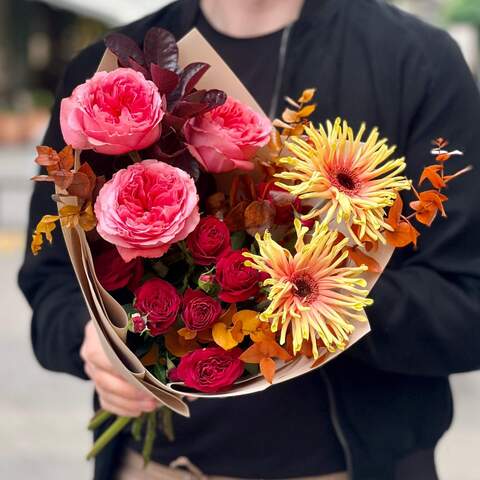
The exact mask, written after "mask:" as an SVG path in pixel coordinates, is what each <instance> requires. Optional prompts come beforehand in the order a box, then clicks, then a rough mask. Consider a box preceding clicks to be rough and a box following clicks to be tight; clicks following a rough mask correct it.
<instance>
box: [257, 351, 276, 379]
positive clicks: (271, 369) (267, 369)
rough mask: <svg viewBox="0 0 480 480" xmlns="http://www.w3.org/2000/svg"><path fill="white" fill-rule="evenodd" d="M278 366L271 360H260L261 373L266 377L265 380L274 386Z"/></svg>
mask: <svg viewBox="0 0 480 480" xmlns="http://www.w3.org/2000/svg"><path fill="white" fill-rule="evenodd" d="M275 370H276V365H275V362H274V361H273V360H272V359H271V358H268V357H266V358H262V359H261V360H260V372H261V373H262V375H263V376H264V377H265V380H266V381H267V382H268V383H270V384H272V383H273V377H274V376H275Z"/></svg>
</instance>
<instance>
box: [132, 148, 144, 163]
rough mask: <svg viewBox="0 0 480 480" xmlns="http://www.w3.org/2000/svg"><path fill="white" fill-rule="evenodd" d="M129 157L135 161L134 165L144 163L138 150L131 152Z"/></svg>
mask: <svg viewBox="0 0 480 480" xmlns="http://www.w3.org/2000/svg"><path fill="white" fill-rule="evenodd" d="M129 155H130V158H131V159H132V160H133V163H139V162H141V161H142V157H140V154H139V153H138V152H137V151H136V150H134V151H133V152H130V153H129Z"/></svg>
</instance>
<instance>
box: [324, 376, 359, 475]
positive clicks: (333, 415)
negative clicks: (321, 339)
mask: <svg viewBox="0 0 480 480" xmlns="http://www.w3.org/2000/svg"><path fill="white" fill-rule="evenodd" d="M320 373H321V375H322V378H323V381H324V382H325V386H326V388H327V395H328V403H329V406H330V409H329V411H330V419H331V421H332V425H333V429H334V430H335V434H336V435H337V438H338V441H339V442H340V445H341V447H342V449H343V453H344V455H345V462H346V464H347V473H348V478H349V480H353V462H352V451H351V450H350V447H349V445H348V441H347V437H346V435H345V432H344V431H343V429H342V426H341V425H340V420H339V416H338V409H337V404H336V402H335V393H334V391H333V387H332V383H331V382H330V379H329V378H328V375H327V373H326V372H325V370H324V369H323V368H321V369H320Z"/></svg>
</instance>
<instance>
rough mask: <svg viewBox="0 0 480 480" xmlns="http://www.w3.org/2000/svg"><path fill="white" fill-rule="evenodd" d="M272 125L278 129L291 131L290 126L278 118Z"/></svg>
mask: <svg viewBox="0 0 480 480" xmlns="http://www.w3.org/2000/svg"><path fill="white" fill-rule="evenodd" d="M272 125H273V126H274V127H277V128H286V129H289V128H290V125H289V124H288V123H285V122H283V121H282V120H280V119H278V118H276V119H275V120H274V121H273V122H272Z"/></svg>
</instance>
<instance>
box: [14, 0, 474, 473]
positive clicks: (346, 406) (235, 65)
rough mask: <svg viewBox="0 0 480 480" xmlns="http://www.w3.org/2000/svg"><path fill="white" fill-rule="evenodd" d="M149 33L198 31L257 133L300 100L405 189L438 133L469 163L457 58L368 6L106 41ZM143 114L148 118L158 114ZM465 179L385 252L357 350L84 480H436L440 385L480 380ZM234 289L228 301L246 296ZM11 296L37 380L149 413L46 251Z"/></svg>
mask: <svg viewBox="0 0 480 480" xmlns="http://www.w3.org/2000/svg"><path fill="white" fill-rule="evenodd" d="M153 26H159V27H162V28H165V29H167V30H169V31H171V32H172V33H173V34H174V35H175V36H176V38H177V39H180V38H181V37H182V36H183V35H185V34H186V33H187V32H188V31H189V30H191V29H192V28H193V27H196V28H198V29H199V30H200V32H201V33H202V34H203V35H204V36H205V38H206V39H207V40H208V41H209V42H210V43H211V44H212V46H213V47H214V48H215V49H216V50H217V51H218V53H219V54H220V55H221V56H222V58H223V59H224V60H225V61H226V63H227V64H228V65H229V66H230V67H231V68H232V69H233V71H234V72H235V73H236V74H237V75H238V77H239V78H240V79H241V80H242V82H243V83H244V84H245V86H246V87H247V88H248V89H249V91H250V92H251V93H252V94H253V95H254V97H255V98H256V99H257V101H258V102H259V104H260V105H261V106H262V108H263V109H264V111H265V112H267V113H268V114H269V116H270V117H271V118H272V119H273V118H274V117H276V116H278V115H279V114H280V113H281V111H282V110H283V98H284V97H285V96H287V95H292V94H295V93H296V92H299V91H301V90H303V89H304V88H305V86H309V87H310V86H311V87H315V88H316V89H317V92H318V96H319V98H318V102H319V103H318V106H317V109H316V111H315V114H314V116H313V118H312V119H313V121H314V122H318V121H323V120H325V119H333V118H335V117H337V116H339V115H342V116H343V117H346V118H348V119H349V121H350V123H352V124H353V125H354V126H358V125H359V124H360V123H361V122H362V121H366V122H367V124H368V125H369V126H378V127H379V128H380V130H381V131H382V133H383V134H384V135H385V136H387V137H388V138H389V139H390V140H392V141H394V142H395V143H396V144H397V145H398V148H399V150H400V152H401V153H402V154H405V155H406V157H407V173H408V176H409V177H410V178H418V177H419V173H420V172H421V171H422V168H423V167H424V162H425V152H428V151H429V150H430V148H431V147H430V142H431V140H432V139H434V138H436V137H439V136H442V137H446V138H451V139H455V143H456V144H459V145H460V146H461V148H462V150H463V151H464V152H465V154H466V155H467V156H468V158H469V159H471V161H474V162H475V161H476V159H477V158H478V157H479V156H480V144H479V143H478V141H476V140H477V137H478V136H479V135H478V134H480V96H479V93H478V90H477V89H476V86H475V84H474V81H473V79H472V77H471V75H470V72H469V71H468V68H467V67H466V65H465V62H464V60H463V58H462V56H461V53H460V51H459V49H458V48H457V46H456V45H455V44H454V42H453V41H452V40H451V39H450V38H449V37H448V35H447V34H445V33H444V32H442V31H441V30H438V29H436V28H434V27H431V26H428V25H426V24H423V23H422V22H420V21H419V20H417V19H415V18H414V17H412V16H410V15H407V14H405V13H402V12H400V11H399V10H397V9H396V8H394V7H392V6H390V5H387V4H385V3H383V2H382V1H380V0H357V1H355V2H352V1H349V0H305V1H302V0H243V1H242V2H229V1H227V0H201V1H197V0H179V1H177V2H174V3H173V4H171V5H168V6H167V7H165V8H164V9H162V10H160V11H158V12H156V13H154V14H152V15H150V16H148V17H146V18H144V19H141V20H139V21H137V22H135V23H133V24H131V25H128V26H126V27H123V28H122V29H121V31H122V32H123V33H125V34H127V35H129V36H130V37H132V38H134V39H136V40H137V41H139V42H140V41H141V39H142V38H143V37H144V35H145V33H146V31H147V30H148V29H149V28H150V27H153ZM103 52H104V46H103V43H102V42H98V43H96V44H94V45H92V46H91V47H89V48H87V49H86V50H84V51H83V52H81V53H80V54H79V56H78V57H77V58H76V59H75V60H73V61H72V63H71V64H70V65H69V67H68V68H67V70H66V72H65V75H64V78H63V80H62V82H61V83H60V86H59V90H58V94H57V102H56V105H55V107H54V110H53V114H52V119H51V122H50V125H49V128H48V131H47V134H46V138H45V140H44V143H45V144H47V145H51V146H52V147H53V148H55V149H57V150H60V149H61V148H62V147H63V146H64V145H63V138H62V135H61V131H60V114H59V111H60V102H61V100H62V99H63V98H65V97H68V96H69V95H71V93H72V91H73V89H74V88H75V87H77V86H78V85H80V84H82V83H83V82H84V81H85V80H86V79H87V78H90V77H91V76H92V75H93V73H94V72H95V71H96V68H97V66H98V64H99V61H100V59H101V57H102V55H103ZM150 107H151V110H152V118H153V117H155V118H154V119H155V121H156V120H157V119H158V116H159V115H160V114H159V111H160V109H159V108H156V107H157V106H156V105H150ZM478 180H480V179H479V173H478V168H477V169H476V170H474V171H473V172H472V173H471V174H469V175H468V176H467V177H466V178H465V180H464V182H463V183H462V184H461V187H458V188H457V187H452V190H453V189H455V192H454V193H455V195H454V196H452V201H451V203H450V205H449V209H450V211H451V212H452V217H453V218H452V219H451V221H449V223H448V225H447V224H442V223H441V222H439V223H437V224H436V225H435V227H433V228H432V229H430V230H428V231H425V232H422V247H421V249H420V250H419V251H418V252H416V251H414V250H412V249H405V250H401V251H399V252H397V253H396V254H395V256H394V258H393V260H392V262H391V264H390V266H389V267H388V269H387V270H386V271H385V272H384V274H383V275H382V277H381V278H380V280H379V282H378V284H377V285H376V287H375V288H374V290H373V291H372V297H373V298H374V300H375V304H374V306H373V307H372V308H371V309H370V311H369V318H370V321H371V325H372V332H371V334H370V335H368V336H367V337H366V338H365V339H363V340H362V341H361V342H359V343H358V344H357V345H355V346H354V347H352V348H351V349H349V350H348V351H347V352H345V353H344V354H342V355H341V356H340V357H338V358H337V359H335V360H334V361H333V362H331V363H329V364H328V365H327V366H325V367H323V368H321V369H319V370H316V371H314V372H312V373H310V374H308V375H305V376H302V377H300V378H297V379H295V380H293V381H290V382H287V383H284V384H281V385H277V386H274V387H273V388H271V389H268V390H266V391H265V392H262V393H260V394H255V395H249V396H243V397H238V398H231V399H221V400H212V399H209V400H208V401H207V400H199V401H197V402H194V403H193V404H192V406H191V410H192V418H190V419H185V418H181V417H177V416H175V417H174V426H175V432H176V438H175V441H173V442H169V441H168V440H167V439H161V437H159V442H158V443H157V444H156V446H155V449H154V451H153V454H152V460H153V462H152V463H151V464H150V465H149V466H148V467H147V468H146V469H145V470H143V466H142V461H141V459H140V457H139V454H138V451H139V446H138V445H137V444H136V442H135V441H133V440H129V439H128V437H127V436H120V437H118V438H117V439H116V441H115V442H114V443H112V444H111V445H109V446H108V448H107V449H105V450H104V451H103V452H102V453H101V455H100V456H99V457H98V459H97V461H96V468H95V478H96V479H97V480H104V479H105V480H106V479H120V480H124V479H125V480H126V479H136V478H145V479H148V478H152V479H153V478H210V477H212V478H237V479H240V478H244V479H246V478H251V479H260V478H265V479H282V478H283V479H285V478H298V479H300V478H304V479H306V478H310V479H319V480H320V479H323V480H343V479H350V480H398V479H403V478H408V479H412V480H417V479H418V480H434V479H436V478H437V475H436V471H435V465H434V449H435V445H436V443H437V442H438V440H439V439H440V438H441V436H442V434H443V433H444V432H445V431H446V430H447V429H448V427H449V425H450V422H451V419H452V412H453V408H452V400H451V393H450V388H449V384H448V375H449V374H451V373H456V372H462V371H468V370H473V369H476V368H478V367H479V366H480V355H479V354H478V348H477V346H478V342H479V341H480V323H479V322H478V321H477V320H478V318H479V315H480V297H479V295H478V292H479V291H480V248H479V247H478V244H479V240H480V238H479V235H480V233H479V232H480V211H479V210H478V208H477V206H476V204H475V202H474V201H473V199H474V198H475V194H476V190H475V188H476V185H477V184H478ZM51 193H52V192H51V190H50V189H49V188H48V186H46V185H45V184H37V185H36V187H35V191H34V193H33V197H32V203H31V211H30V226H29V231H31V230H32V226H33V225H34V224H35V222H37V221H38V218H39V216H40V214H41V213H43V212H45V211H47V210H48V208H51V204H50V195H51ZM453 213H454V214H455V215H453ZM190 214H191V215H194V213H193V212H190ZM187 217H188V215H186V218H183V219H182V220H183V221H185V222H187V221H188V218H187ZM446 225H447V226H446ZM113 261H115V260H114V259H111V258H110V259H107V260H106V262H108V264H109V265H111V264H112V262H113ZM107 269H108V268H107ZM112 270H114V269H113V268H112ZM122 273H125V272H122ZM125 274H126V273H125ZM128 275H129V276H130V277H131V278H134V277H135V275H136V273H135V272H134V271H131V272H128ZM117 280H118V279H117V278H114V277H109V281H111V282H112V284H115V282H116V281H117ZM235 282H236V279H235V277H232V278H231V279H230V294H232V295H234V294H235V291H236V290H238V289H240V288H244V286H241V285H237V284H236V283H235ZM19 283H20V286H21V288H22V290H23V291H24V293H25V296H26V297H27V299H28V300H29V302H30V304H31V306H32V309H33V320H32V342H33V346H34V351H35V354H36V356H37V358H38V360H39V362H40V363H41V364H42V365H43V366H44V367H45V368H48V369H51V370H54V371H61V372H66V373H69V374H72V375H76V376H78V377H81V378H90V379H91V380H93V382H94V384H95V388H96V392H97V397H96V399H97V400H98V402H99V404H100V405H101V406H102V407H103V408H104V409H106V410H108V411H111V412H113V413H115V414H118V415H122V416H130V417H136V416H138V415H140V414H141V413H143V412H149V411H154V410H155V409H156V408H157V407H158V405H157V404H156V403H155V402H154V401H153V400H152V399H151V398H150V397H149V396H147V395H145V394H144V393H142V392H141V391H137V390H136V389H135V388H134V387H132V386H131V385H130V384H128V383H127V382H126V381H125V380H123V378H122V377H120V376H119V375H118V373H116V371H115V369H114V368H113V366H112V365H111V364H110V361H109V360H108V358H107V357H106V355H105V354H104V352H103V350H102V348H101V345H100V341H99V338H98V336H97V334H96V331H95V330H94V328H93V325H92V322H91V321H89V316H88V313H87V310H86V308H85V306H84V304H83V300H82V297H81V294H80V290H79V288H78V285H77V283H76V279H75V276H74V273H73V270H72V267H71V265H70V262H69V259H68V256H67V252H66V250H65V247H64V244H63V242H62V239H61V238H60V236H58V237H57V238H56V239H55V243H54V245H53V246H52V247H51V248H48V249H45V252H44V253H43V254H42V255H41V256H38V257H33V256H32V255H31V254H30V253H27V254H26V257H25V262H24V265H23V266H22V269H21V271H20V274H19ZM163 294H165V292H163ZM159 295H160V294H159ZM180 467H185V468H186V469H187V470H188V471H189V473H188V474H187V473H185V472H184V471H183V470H181V469H180Z"/></svg>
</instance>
